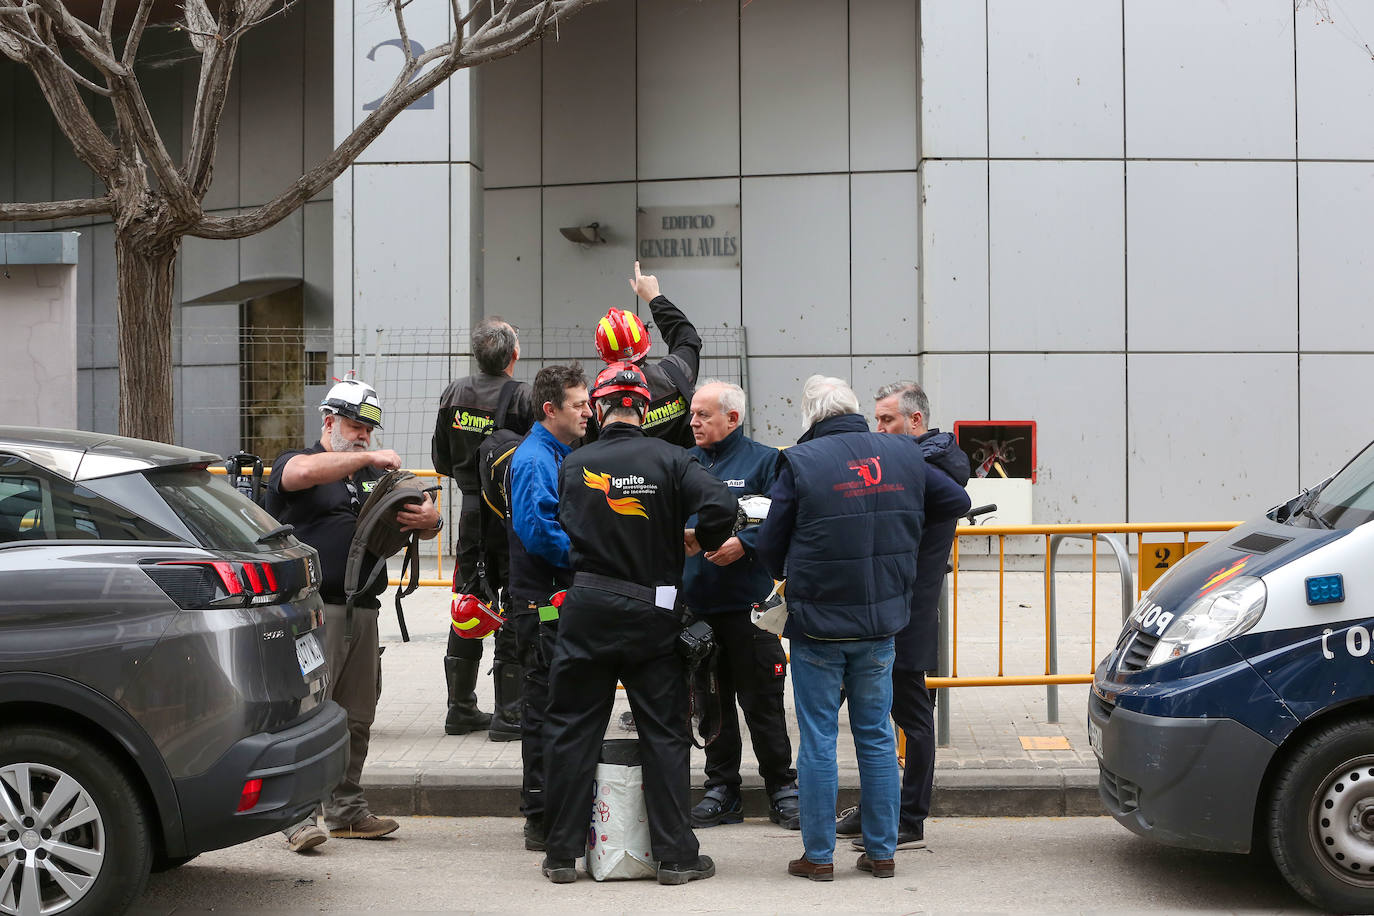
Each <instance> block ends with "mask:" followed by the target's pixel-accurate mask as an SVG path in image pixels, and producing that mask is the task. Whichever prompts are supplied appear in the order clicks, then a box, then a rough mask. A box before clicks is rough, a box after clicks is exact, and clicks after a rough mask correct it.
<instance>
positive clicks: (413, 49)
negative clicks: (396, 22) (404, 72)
mask: <svg viewBox="0 0 1374 916" xmlns="http://www.w3.org/2000/svg"><path fill="white" fill-rule="evenodd" d="M381 48H396V49H397V50H398V51H401V50H404V46H403V45H402V44H401V39H399V38H391V39H388V40H386V41H384V42H382V43H381V44H376V45H373V46H372V50H371V51H368V52H367V59H368V60H373V59H375V58H376V55H377V51H378V50H379V49H381ZM410 53H411V54H412V55H414V56H415V57H419V56H420V55H421V54H423V53H425V46H424V45H422V44H420V43H419V42H418V41H416V40H415V39H414V38H412V39H410ZM419 78H420V74H418V73H417V74H416V75H415V79H419ZM411 82H414V80H411ZM383 98H385V96H384V95H379V96H377V97H376V98H375V99H373V100H372V101H370V102H368V103H367V104H366V105H364V106H363V111H375V110H376V109H377V108H378V107H379V106H381V104H382V99H383ZM433 108H434V92H433V90H431V91H429V92H426V93H425V94H424V95H422V96H420V97H419V98H418V99H416V100H415V101H414V102H412V103H411V104H410V106H409V107H407V108H406V111H426V110H429V109H433Z"/></svg>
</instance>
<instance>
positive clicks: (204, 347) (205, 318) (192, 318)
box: [177, 303, 239, 408]
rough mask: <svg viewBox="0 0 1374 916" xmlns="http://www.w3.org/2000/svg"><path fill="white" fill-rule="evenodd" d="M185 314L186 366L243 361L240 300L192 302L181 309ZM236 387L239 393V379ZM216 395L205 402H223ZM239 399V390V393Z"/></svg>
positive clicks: (183, 345) (183, 359)
mask: <svg viewBox="0 0 1374 916" xmlns="http://www.w3.org/2000/svg"><path fill="white" fill-rule="evenodd" d="M177 311H178V313H179V315H180V318H181V334H180V341H181V364H182V365H183V366H222V365H233V366H235V367H237V366H238V364H239V335H238V330H239V306H238V304H237V303H223V304H217V305H188V306H185V307H183V308H181V309H178V310H177ZM234 391H235V392H236V393H237V391H238V387H237V381H236V382H235V388H234ZM223 400H224V398H223V397H222V396H221V397H216V398H214V399H213V400H211V401H207V402H204V404H205V406H207V408H208V407H209V406H210V405H216V404H220V403H222V401H223ZM235 401H237V394H235Z"/></svg>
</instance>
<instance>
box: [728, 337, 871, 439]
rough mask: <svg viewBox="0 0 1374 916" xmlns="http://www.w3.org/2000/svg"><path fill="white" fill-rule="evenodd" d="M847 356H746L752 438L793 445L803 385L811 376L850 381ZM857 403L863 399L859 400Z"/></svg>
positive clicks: (798, 431)
mask: <svg viewBox="0 0 1374 916" xmlns="http://www.w3.org/2000/svg"><path fill="white" fill-rule="evenodd" d="M851 368H852V367H851V365H850V361H849V357H848V356H818V357H811V358H807V359H801V358H798V357H795V356H781V357H776V356H773V357H760V356H751V357H749V391H748V395H749V416H750V421H751V422H752V424H753V437H754V438H755V439H757V440H758V441H759V442H763V443H766V444H768V445H776V446H781V445H792V444H793V443H795V442H796V441H797V437H798V436H800V435H801V434H802V433H804V432H805V431H806V430H805V429H803V428H802V421H801V403H802V384H803V383H804V382H805V381H806V380H807V379H808V378H810V377H811V376H813V375H830V376H835V377H837V378H842V379H844V380H845V381H848V380H849V370H850V369H851ZM859 403H860V406H863V402H862V401H860V402H859Z"/></svg>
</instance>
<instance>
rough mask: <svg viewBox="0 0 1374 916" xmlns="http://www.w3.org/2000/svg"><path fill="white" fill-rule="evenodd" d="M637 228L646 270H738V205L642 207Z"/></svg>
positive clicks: (639, 247) (639, 245) (639, 249)
mask: <svg viewBox="0 0 1374 916" xmlns="http://www.w3.org/2000/svg"><path fill="white" fill-rule="evenodd" d="M637 228H638V244H637V245H636V246H635V249H636V251H638V252H639V263H640V264H641V265H642V266H644V267H645V268H651V267H652V268H659V267H712V268H716V269H717V270H734V269H736V268H738V267H739V204H716V205H707V206H683V207H641V208H640V210H639V219H638V227H637Z"/></svg>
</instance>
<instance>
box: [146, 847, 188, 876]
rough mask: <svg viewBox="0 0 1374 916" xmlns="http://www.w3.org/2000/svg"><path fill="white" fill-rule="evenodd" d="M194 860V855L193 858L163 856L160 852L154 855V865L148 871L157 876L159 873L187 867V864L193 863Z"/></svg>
mask: <svg viewBox="0 0 1374 916" xmlns="http://www.w3.org/2000/svg"><path fill="white" fill-rule="evenodd" d="M194 858H195V856H193V855H192V856H165V855H163V854H162V853H160V852H159V853H154V854H153V865H152V867H151V868H150V869H148V870H149V871H151V872H152V873H153V874H155V875H156V874H158V873H160V872H164V871H171V870H172V869H174V868H180V867H181V866H183V865H185V864H186V863H187V862H189V861H191V860H192V859H194Z"/></svg>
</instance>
